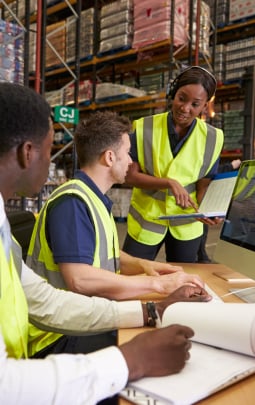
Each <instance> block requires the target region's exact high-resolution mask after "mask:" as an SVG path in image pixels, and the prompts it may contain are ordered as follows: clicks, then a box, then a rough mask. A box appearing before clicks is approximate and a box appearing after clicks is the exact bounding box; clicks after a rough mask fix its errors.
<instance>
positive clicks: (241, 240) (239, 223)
mask: <svg viewBox="0 0 255 405" xmlns="http://www.w3.org/2000/svg"><path fill="white" fill-rule="evenodd" d="M213 258H214V261H215V262H218V263H221V264H224V265H226V266H228V267H230V268H231V269H232V270H236V271H239V272H240V273H242V274H245V275H247V276H248V277H250V278H252V279H255V160H246V161H243V163H242V165H241V166H240V169H239V172H238V176H237V178H236V184H235V188H234V190H233V194H232V198H231V201H230V204H229V208H228V210H227V214H226V217H225V220H224V223H223V226H222V229H221V233H220V237H219V240H218V242H217V245H216V248H215V252H214V256H213Z"/></svg>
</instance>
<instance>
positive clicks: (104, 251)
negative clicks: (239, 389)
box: [27, 179, 119, 355]
mask: <svg viewBox="0 0 255 405" xmlns="http://www.w3.org/2000/svg"><path fill="white" fill-rule="evenodd" d="M66 194H70V195H71V194H72V195H76V196H78V197H79V198H80V199H81V200H83V201H84V203H85V204H86V206H87V207H88V209H89V211H90V214H91V218H92V220H93V225H94V228H95V240H96V243H95V253H94V262H93V266H94V267H98V268H103V269H106V270H109V271H116V272H118V273H119V242H118V234H117V229H116V225H115V222H114V218H113V216H112V214H110V215H109V212H108V211H107V209H106V207H105V205H104V204H103V202H102V201H101V200H100V198H98V196H97V195H96V194H95V193H94V192H93V191H92V190H91V189H90V188H89V187H88V186H87V185H86V184H85V183H84V182H83V181H81V180H78V179H73V180H70V181H68V182H66V183H64V184H62V185H61V186H59V187H58V188H57V189H56V190H54V191H53V193H52V194H51V196H50V198H49V199H48V201H47V202H46V203H45V205H44V206H43V208H42V210H41V212H40V213H39V215H38V217H37V219H36V224H35V227H34V230H33V234H32V238H31V241H30V246H29V249H28V255H27V264H28V266H30V267H31V268H32V269H33V270H34V271H35V272H36V273H37V274H39V275H41V276H42V277H43V278H45V279H47V280H48V281H49V283H50V284H52V285H53V286H54V287H56V288H61V289H66V285H65V282H64V279H63V277H62V275H61V273H60V270H59V266H58V264H56V263H55V262H54V258H53V254H52V251H51V249H50V247H49V245H48V243H47V238H46V229H45V228H46V227H45V224H46V215H47V209H48V207H49V205H50V204H52V203H53V201H55V200H56V199H58V198H60V197H61V196H63V195H66ZM84 243H85V242H84ZM60 336H62V335H60V334H58V333H47V332H44V331H42V330H40V329H38V328H36V327H35V326H33V325H31V327H30V328H29V354H30V355H33V354H34V353H36V352H38V351H40V350H42V349H43V348H44V347H46V346H48V345H49V344H51V343H52V342H54V341H56V340H57V339H58V338H59V337H60Z"/></svg>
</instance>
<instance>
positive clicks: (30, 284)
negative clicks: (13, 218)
mask: <svg viewBox="0 0 255 405" xmlns="http://www.w3.org/2000/svg"><path fill="white" fill-rule="evenodd" d="M5 217H6V214H5V211H4V203H3V199H2V196H1V193H0V227H1V225H2V224H3V222H4V220H5ZM0 271H1V269H0ZM21 282H22V286H23V289H24V292H25V295H26V298H27V302H28V308H29V316H30V319H32V320H33V321H34V322H35V323H36V324H37V325H44V329H45V328H47V330H51V331H57V332H60V333H70V332H72V333H75V331H76V333H77V334H82V332H86V331H105V330H109V329H118V328H123V327H139V326H143V312H142V306H141V303H140V301H126V302H116V301H110V300H107V299H104V298H98V297H86V296H84V295H80V294H74V293H72V292H67V291H62V290H57V289H55V288H54V287H52V286H51V285H50V284H48V283H47V282H45V281H44V280H43V279H42V278H41V277H39V276H38V275H37V274H35V273H34V272H33V270H31V269H30V268H28V266H26V264H25V263H24V262H23V266H22V274H21ZM109 364H111V367H110V368H109ZM127 378H128V369H127V365H126V362H125V360H124V358H123V356H122V354H121V352H120V351H119V349H118V348H116V347H109V348H107V349H103V350H100V351H98V352H94V353H91V354H89V355H86V356H85V355H67V354H61V355H57V356H49V357H47V359H45V360H14V359H10V358H7V356H6V351H5V344H4V341H3V338H2V336H1V335H0V404H4V405H5V404H8V405H9V404H15V405H16V404H17V403H18V404H19V405H23V404H24V405H29V404H34V403H36V404H37V405H40V404H47V405H49V404H54V405H55V404H61V405H65V404H70V403H72V404H73V405H76V404H86V405H90V404H95V403H96V402H98V401H99V400H101V399H103V398H106V397H108V396H111V395H114V394H115V393H117V392H119V391H120V390H121V389H122V388H123V387H124V386H125V384H126V382H127ZM46 387H47V388H46Z"/></svg>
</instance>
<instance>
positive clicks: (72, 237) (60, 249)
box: [46, 195, 95, 265]
mask: <svg viewBox="0 0 255 405" xmlns="http://www.w3.org/2000/svg"><path fill="white" fill-rule="evenodd" d="M46 234H47V240H48V243H49V246H50V248H51V250H52V252H53V257H54V261H55V262H56V263H86V264H90V265H91V264H93V261H94V251H95V232H94V226H93V224H92V222H91V219H90V215H89V212H88V209H87V206H86V204H85V203H84V201H82V200H80V199H79V198H78V197H74V196H73V195H71V196H69V195H65V196H63V197H61V198H59V200H58V201H57V203H56V204H54V205H52V206H51V207H49V211H48V215H47V222H46Z"/></svg>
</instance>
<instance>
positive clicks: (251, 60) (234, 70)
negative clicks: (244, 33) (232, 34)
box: [226, 37, 255, 82]
mask: <svg viewBox="0 0 255 405" xmlns="http://www.w3.org/2000/svg"><path fill="white" fill-rule="evenodd" d="M254 45H255V37H250V38H245V39H240V40H238V41H232V42H229V43H228V44H227V45H226V81H227V82H229V81H230V82H231V81H236V80H240V79H241V78H242V75H243V74H244V73H245V68H246V67H248V66H252V65H254V64H255V46H254Z"/></svg>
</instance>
